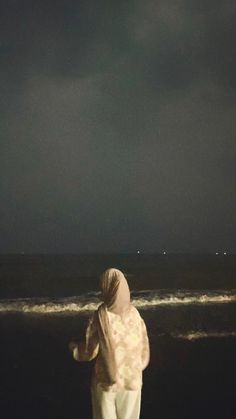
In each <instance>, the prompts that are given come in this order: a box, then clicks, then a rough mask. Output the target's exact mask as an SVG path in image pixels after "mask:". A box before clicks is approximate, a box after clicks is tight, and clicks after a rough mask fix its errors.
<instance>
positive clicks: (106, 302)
mask: <svg viewBox="0 0 236 419" xmlns="http://www.w3.org/2000/svg"><path fill="white" fill-rule="evenodd" d="M100 286H101V292H102V301H103V303H102V304H101V305H100V306H99V307H98V310H97V313H96V314H97V323H98V335H99V344H100V352H101V355H102V357H103V361H104V373H105V376H106V381H107V383H106V384H108V385H112V384H115V383H116V375H117V367H116V362H115V356H114V342H113V339H112V336H111V330H110V325H109V317H108V313H107V311H109V312H112V313H115V314H118V315H120V316H121V317H124V316H125V315H126V314H127V313H128V312H129V310H130V307H131V305H130V291H129V286H128V283H127V281H126V278H125V276H124V274H123V273H122V272H121V271H119V270H118V269H115V268H111V269H108V270H106V271H105V272H104V273H103V274H102V275H101V281H100Z"/></svg>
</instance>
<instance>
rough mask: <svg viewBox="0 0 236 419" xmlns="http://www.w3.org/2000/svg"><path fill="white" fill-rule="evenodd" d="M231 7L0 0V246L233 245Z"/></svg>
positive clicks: (207, 248)
mask: <svg viewBox="0 0 236 419" xmlns="http://www.w3.org/2000/svg"><path fill="white" fill-rule="evenodd" d="M235 17H236V3H235V1H234V0H233V1H230V0H228V1H227V0H221V1H220V0H106V1H105V0H101V1H98V0H81V1H80V0H77V1H75V0H57V1H56V0H51V1H50V0H0V59H1V65H0V86H1V89H0V253H8V252H14V253H18V252H25V253H38V252H46V253H47V252H50V253H51V252H52V253H53V252H55V253H57V252H62V253H63V252H72V253H80V252H124V253H125V252H136V251H137V250H138V249H139V250H141V251H143V252H160V251H163V250H166V251H167V252H213V253H214V252H216V251H224V250H226V251H227V252H229V253H235V252H236V139H235V132H236V113H235V81H236V77H235V74H236V68H235V55H236V54H235V40H236V25H235Z"/></svg>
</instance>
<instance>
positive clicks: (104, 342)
mask: <svg viewBox="0 0 236 419" xmlns="http://www.w3.org/2000/svg"><path fill="white" fill-rule="evenodd" d="M101 291H102V300H103V303H102V304H101V305H100V306H99V307H98V310H97V311H95V312H94V314H93V316H92V318H91V319H90V321H89V325H88V327H87V331H86V339H85V342H84V343H81V344H76V343H74V342H71V343H70V345H69V347H70V350H71V351H72V352H73V357H74V359H75V360H76V361H90V360H92V359H94V358H95V357H97V358H96V362H95V368H94V373H93V378H92V389H91V391H92V409H93V419H138V418H139V415H140V403H141V387H142V371H143V370H144V368H146V366H147V365H148V363H149V342H148V336H147V331H146V326H145V324H144V321H143V319H142V318H141V316H140V314H139V312H138V311H137V309H136V308H135V307H134V306H133V305H132V304H131V303H130V291H129V286H128V284H127V281H126V278H125V277H124V275H123V273H122V272H121V271H119V270H118V269H114V268H112V269H108V270H107V271H105V272H104V273H103V274H102V276H101Z"/></svg>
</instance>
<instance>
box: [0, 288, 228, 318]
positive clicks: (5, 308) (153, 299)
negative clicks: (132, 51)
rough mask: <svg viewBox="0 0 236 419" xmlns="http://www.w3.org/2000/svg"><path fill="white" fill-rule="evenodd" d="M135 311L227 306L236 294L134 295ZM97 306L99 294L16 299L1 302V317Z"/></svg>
mask: <svg viewBox="0 0 236 419" xmlns="http://www.w3.org/2000/svg"><path fill="white" fill-rule="evenodd" d="M132 301H133V304H134V306H135V307H137V308H139V309H142V310H148V309H154V308H155V307H158V306H166V307H168V306H170V307H171V306H178V305H180V306H181V305H196V304H198V305H199V304H202V305H207V304H229V303H234V302H236V291H235V290H233V291H222V290H221V291H220V290H217V291H190V290H175V291H167V290H145V291H138V292H135V293H133V298H132ZM99 304H100V300H99V293H88V294H83V295H80V296H77V297H67V298H61V299H59V300H55V299H49V298H47V299H42V298H38V299H30V298H26V299H15V300H1V301H0V312H1V313H10V312H12V313H14V312H15V313H16V312H18V313H33V314H41V315H43V314H54V313H55V314H57V313H86V312H90V311H94V310H96V309H97V307H98V305H99Z"/></svg>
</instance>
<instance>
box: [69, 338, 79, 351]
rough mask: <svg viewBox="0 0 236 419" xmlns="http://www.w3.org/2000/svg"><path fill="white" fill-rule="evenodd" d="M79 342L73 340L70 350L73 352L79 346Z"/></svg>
mask: <svg viewBox="0 0 236 419" xmlns="http://www.w3.org/2000/svg"><path fill="white" fill-rule="evenodd" d="M77 346H78V344H77V343H76V342H75V341H73V340H72V341H71V342H70V343H69V345H68V347H69V351H70V352H72V353H73V351H74V349H75V348H77Z"/></svg>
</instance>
